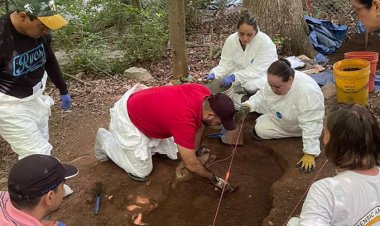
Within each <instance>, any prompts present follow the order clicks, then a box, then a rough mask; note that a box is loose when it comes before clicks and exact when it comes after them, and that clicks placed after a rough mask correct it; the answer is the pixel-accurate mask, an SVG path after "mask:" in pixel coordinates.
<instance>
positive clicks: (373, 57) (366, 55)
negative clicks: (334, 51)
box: [344, 51, 379, 92]
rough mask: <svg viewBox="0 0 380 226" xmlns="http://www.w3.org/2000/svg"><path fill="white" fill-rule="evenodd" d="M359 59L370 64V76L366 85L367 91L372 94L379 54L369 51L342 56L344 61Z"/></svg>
mask: <svg viewBox="0 0 380 226" xmlns="http://www.w3.org/2000/svg"><path fill="white" fill-rule="evenodd" d="M353 58H359V59H363V60H368V61H369V62H370V72H371V73H370V76H369V83H368V91H369V92H373V91H374V90H375V78H376V71H377V61H378V60H379V54H378V53H377V52H370V51H357V52H347V53H345V54H344V59H353Z"/></svg>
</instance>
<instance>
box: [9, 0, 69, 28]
mask: <svg viewBox="0 0 380 226" xmlns="http://www.w3.org/2000/svg"><path fill="white" fill-rule="evenodd" d="M11 2H12V3H13V4H12V5H13V6H14V8H15V9H16V10H18V11H20V12H26V13H27V14H28V15H32V16H35V17H37V18H38V19H39V20H40V21H41V23H43V24H44V25H45V26H46V27H48V28H49V29H51V30H57V29H59V28H62V27H63V26H65V25H66V24H67V21H66V20H65V18H63V17H62V16H61V15H60V14H59V13H58V12H57V10H56V7H55V2H54V0H12V1H11Z"/></svg>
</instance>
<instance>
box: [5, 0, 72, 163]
mask: <svg viewBox="0 0 380 226" xmlns="http://www.w3.org/2000/svg"><path fill="white" fill-rule="evenodd" d="M10 1H11V9H12V11H11V13H10V14H7V15H5V16H3V17H2V18H0V50H1V51H0V135H1V136H2V137H3V138H4V139H5V140H6V141H7V142H8V143H9V144H10V145H11V147H12V149H13V151H15V152H16V153H17V154H18V156H19V159H22V158H24V157H26V156H28V155H31V154H45V155H50V154H51V150H52V145H51V144H50V143H49V132H48V120H49V116H50V113H51V112H50V106H51V105H53V103H54V102H53V99H52V98H50V97H49V96H46V95H43V91H44V89H45V84H46V80H47V77H49V78H50V80H51V81H52V82H53V83H54V84H55V86H56V87H57V88H58V89H59V91H60V94H61V101H62V104H61V108H62V109H63V110H68V109H69V108H70V105H71V97H70V95H69V93H68V90H67V86H66V83H65V81H64V79H63V77H62V73H61V71H60V68H59V65H58V62H57V59H56V57H55V55H54V53H53V51H52V49H51V46H50V40H51V36H50V35H49V31H50V30H55V29H58V28H61V27H63V26H64V25H66V23H67V22H66V20H65V19H63V17H62V16H61V15H59V14H58V13H57V11H56V9H55V5H54V1H53V0H10Z"/></svg>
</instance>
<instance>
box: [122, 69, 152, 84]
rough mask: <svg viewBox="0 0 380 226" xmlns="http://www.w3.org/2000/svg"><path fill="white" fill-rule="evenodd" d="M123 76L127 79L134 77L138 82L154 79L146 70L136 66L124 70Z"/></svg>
mask: <svg viewBox="0 0 380 226" xmlns="http://www.w3.org/2000/svg"><path fill="white" fill-rule="evenodd" d="M124 76H125V77H126V78H129V79H136V80H137V81H140V82H151V81H154V80H155V79H154V78H153V77H152V75H151V74H150V73H149V72H148V70H146V69H144V68H138V67H131V68H128V69H127V70H125V71H124Z"/></svg>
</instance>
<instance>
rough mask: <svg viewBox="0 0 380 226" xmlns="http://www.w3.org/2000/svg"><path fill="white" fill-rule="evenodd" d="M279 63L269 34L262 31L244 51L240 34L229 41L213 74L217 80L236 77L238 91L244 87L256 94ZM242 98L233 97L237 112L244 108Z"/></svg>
mask: <svg viewBox="0 0 380 226" xmlns="http://www.w3.org/2000/svg"><path fill="white" fill-rule="evenodd" d="M276 60H277V50H276V45H275V44H274V43H273V41H272V40H271V39H270V37H269V36H268V35H266V34H265V33H263V32H261V31H258V32H257V34H256V36H255V37H254V38H253V39H252V40H251V42H250V43H249V44H248V45H247V46H246V48H245V50H243V48H242V47H241V45H240V40H239V35H238V32H236V33H234V34H232V35H230V36H229V37H228V38H227V39H226V41H225V43H224V45H223V49H222V56H221V59H220V62H219V64H218V66H216V67H215V68H213V69H212V70H211V72H210V73H214V74H215V78H222V77H224V76H227V75H230V74H234V75H235V87H234V89H235V90H236V92H237V91H239V89H241V88H243V89H244V90H245V91H246V92H248V93H251V94H252V93H255V92H256V91H257V90H259V89H261V88H263V87H264V84H265V81H266V73H267V69H268V67H269V66H270V65H271V64H272V63H273V62H274V61H276ZM239 86H241V88H239ZM242 96H243V94H240V95H238V94H236V93H233V94H231V95H230V98H231V99H232V100H233V101H234V104H235V108H236V109H238V108H239V107H240V105H241V98H242Z"/></svg>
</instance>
